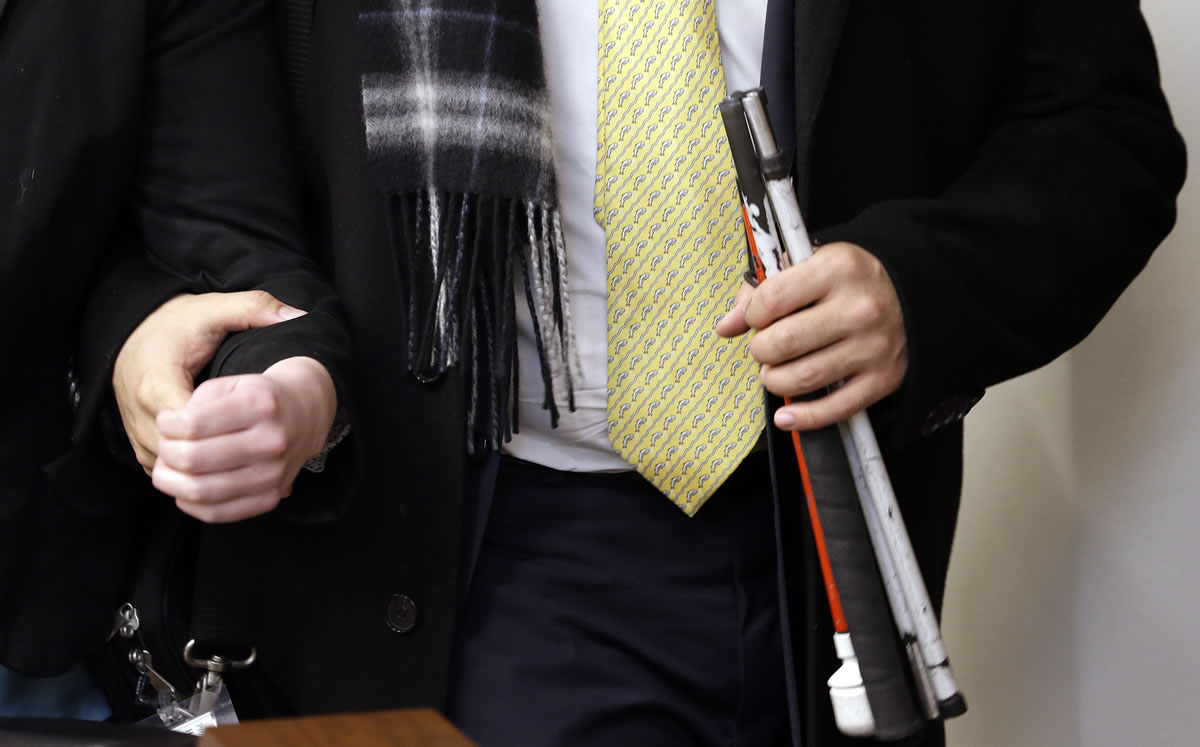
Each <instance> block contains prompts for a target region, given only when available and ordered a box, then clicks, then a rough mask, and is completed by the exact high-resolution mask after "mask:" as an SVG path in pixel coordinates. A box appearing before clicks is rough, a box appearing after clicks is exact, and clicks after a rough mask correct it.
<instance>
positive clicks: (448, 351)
mask: <svg viewBox="0 0 1200 747" xmlns="http://www.w3.org/2000/svg"><path fill="white" fill-rule="evenodd" d="M361 2H362V4H361V5H360V13H359V22H360V27H361V31H362V35H361V40H362V47H363V67H362V70H363V71H364V72H363V75H362V101H363V124H364V129H365V137H366V145H367V155H368V159H369V161H370V165H371V169H372V171H373V173H374V175H375V177H376V180H377V182H378V185H379V188H380V190H381V191H382V192H383V193H384V194H385V195H386V197H387V201H388V208H389V214H388V217H389V219H390V223H391V229H392V238H393V241H394V243H395V251H396V256H397V265H398V269H399V271H400V280H401V286H402V288H403V289H404V293H405V304H406V306H407V307H408V308H407V316H408V324H407V339H406V340H405V341H404V344H405V346H406V353H407V358H408V365H409V368H410V370H411V371H412V372H413V373H414V374H415V375H416V376H417V377H418V378H421V379H422V380H426V381H429V380H433V379H436V378H438V377H440V376H441V375H442V374H443V373H445V371H446V370H447V369H448V368H449V367H451V366H456V365H461V366H463V367H464V368H465V369H466V371H467V374H468V381H469V390H468V392H467V407H466V420H467V422H466V427H467V433H468V441H467V446H468V449H469V450H470V451H476V450H493V449H496V448H498V446H499V443H500V442H501V441H502V440H504V439H505V438H507V437H508V436H509V435H510V434H511V433H512V432H513V431H514V430H515V429H516V427H517V422H516V407H515V401H516V399H517V395H518V392H517V391H516V385H517V381H518V377H517V372H516V367H517V365H518V361H517V356H516V326H517V325H516V321H515V320H516V304H517V303H523V304H525V305H526V306H527V307H528V308H529V312H530V315H531V317H532V318H533V320H534V334H535V337H536V341H537V347H538V353H539V360H538V364H539V366H540V369H541V374H542V382H543V385H544V388H545V398H544V402H545V408H546V409H547V410H548V411H549V417H550V422H551V423H552V424H554V423H557V418H558V404H559V400H558V399H557V398H556V396H555V394H556V392H557V393H558V394H560V395H565V397H564V401H565V404H566V406H567V407H571V408H573V407H574V394H573V384H572V379H573V376H574V374H573V370H572V369H573V368H574V369H575V370H577V369H578V358H577V356H576V355H575V353H574V341H573V334H572V329H571V327H572V325H571V306H570V300H569V293H568V289H567V256H566V251H565V247H564V244H563V236H562V228H561V223H560V220H559V214H558V199H557V186H556V181H555V175H554V145H553V139H552V125H551V111H550V102H549V98H548V95H547V91H546V76H545V70H544V69H543V62H542V49H541V39H540V36H539V31H538V24H537V4H536V2H535V1H534V0H474V1H472V0H440V1H439V2H434V1H433V0H361ZM518 277H520V278H522V279H523V286H524V287H523V288H521V289H520V290H519V291H518V292H517V293H516V294H514V292H513V290H514V287H515V282H514V281H515V280H516V278H518Z"/></svg>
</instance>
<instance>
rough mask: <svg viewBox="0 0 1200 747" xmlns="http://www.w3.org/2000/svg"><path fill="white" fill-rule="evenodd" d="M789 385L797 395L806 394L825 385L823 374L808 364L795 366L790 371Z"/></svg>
mask: <svg viewBox="0 0 1200 747" xmlns="http://www.w3.org/2000/svg"><path fill="white" fill-rule="evenodd" d="M790 383H791V386H792V389H793V390H794V391H795V392H796V393H797V394H807V393H808V392H811V391H814V390H815V389H817V388H819V387H820V386H821V385H822V384H824V383H825V380H824V377H823V374H822V373H821V371H820V370H819V369H818V368H817V367H816V366H813V365H811V364H808V363H800V364H796V365H795V366H793V367H792V369H791V375H790Z"/></svg>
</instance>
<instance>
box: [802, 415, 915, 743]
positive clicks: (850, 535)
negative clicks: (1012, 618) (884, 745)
mask: <svg viewBox="0 0 1200 747" xmlns="http://www.w3.org/2000/svg"><path fill="white" fill-rule="evenodd" d="M801 446H802V448H803V452H804V460H805V462H806V463H807V466H808V473H809V479H810V482H811V484H812V489H813V496H814V498H815V499H816V504H817V513H818V515H819V517H820V520H821V526H822V528H823V529H824V532H825V545H826V548H827V550H828V554H829V563H830V566H831V567H832V569H833V577H834V582H835V583H836V584H837V588H838V593H839V595H840V596H841V600H842V610H843V612H844V613H845V615H846V623H847V625H848V626H849V628H850V639H851V641H852V643H853V644H854V651H855V653H856V654H857V656H858V664H859V668H860V670H861V672H862V678H863V684H864V685H865V686H866V688H867V700H868V701H869V702H870V704H871V712H872V714H873V715H874V717H875V737H876V739H880V740H899V739H903V738H905V737H908V736H911V735H913V734H915V733H917V732H918V731H920V729H921V725H922V719H921V717H920V716H919V715H918V713H917V710H916V705H915V702H916V700H915V693H914V692H913V687H912V684H911V681H910V679H909V677H908V674H907V667H906V664H905V661H906V660H905V659H904V657H903V655H902V652H901V648H900V639H899V637H898V635H897V634H896V629H895V626H894V624H893V622H892V612H891V607H890V606H889V605H888V602H887V597H886V596H885V591H884V588H883V580H882V579H881V578H880V575H879V569H878V565H877V564H876V561H875V553H874V550H873V549H872V546H871V540H870V537H869V535H868V534H867V525H866V521H865V520H864V519H863V514H862V508H861V506H860V504H859V499H858V493H857V491H856V490H855V487H854V478H853V476H852V474H851V472H850V465H849V462H848V460H847V458H846V452H845V451H844V449H843V446H842V440H841V436H840V434H839V433H838V429H837V427H836V426H834V427H829V428H823V429H821V430H819V431H813V432H809V433H804V434H802V435H801Z"/></svg>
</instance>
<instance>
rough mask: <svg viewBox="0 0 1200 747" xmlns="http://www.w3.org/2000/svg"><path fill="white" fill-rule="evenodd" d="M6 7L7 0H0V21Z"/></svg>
mask: <svg viewBox="0 0 1200 747" xmlns="http://www.w3.org/2000/svg"><path fill="white" fill-rule="evenodd" d="M7 7H8V0H0V22H2V21H3V20H4V9H5V8H7Z"/></svg>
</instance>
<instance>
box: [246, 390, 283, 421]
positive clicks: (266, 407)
mask: <svg viewBox="0 0 1200 747" xmlns="http://www.w3.org/2000/svg"><path fill="white" fill-rule="evenodd" d="M249 400H250V403H249V404H250V408H251V409H252V410H253V412H254V413H255V414H257V415H258V416H259V417H261V418H263V419H265V420H272V419H274V418H275V416H276V415H278V414H279V398H278V397H277V396H276V395H275V392H274V390H272V389H269V388H267V387H261V386H258V387H254V388H253V389H251V390H250V391H249Z"/></svg>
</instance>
